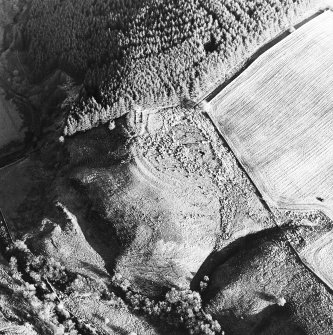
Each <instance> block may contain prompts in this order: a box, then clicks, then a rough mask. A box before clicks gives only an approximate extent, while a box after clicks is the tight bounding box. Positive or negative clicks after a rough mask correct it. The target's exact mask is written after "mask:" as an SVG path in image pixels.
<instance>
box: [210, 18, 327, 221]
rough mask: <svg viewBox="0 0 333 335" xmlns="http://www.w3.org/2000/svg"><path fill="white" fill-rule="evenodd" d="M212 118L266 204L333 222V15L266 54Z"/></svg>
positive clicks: (218, 101) (219, 100)
mask: <svg viewBox="0 0 333 335" xmlns="http://www.w3.org/2000/svg"><path fill="white" fill-rule="evenodd" d="M211 104H212V106H211V110H210V112H209V115H210V117H211V119H212V120H213V122H214V123H215V125H216V127H217V128H218V130H219V131H220V133H221V134H222V135H223V136H224V137H225V139H226V141H227V142H228V143H229V145H230V147H231V148H232V150H233V151H234V152H235V154H236V156H237V157H238V159H239V161H240V162H241V164H242V165H243V166H244V168H245V170H246V171H247V172H248V174H249V175H250V177H251V178H252V179H253V181H254V183H255V184H256V186H257V187H258V189H259V190H260V191H261V193H262V195H263V197H264V198H265V200H266V201H267V203H268V204H269V205H271V206H276V207H280V208H293V209H309V208H317V209H321V210H323V211H324V212H325V213H326V214H328V215H329V216H330V217H331V218H332V219H333V13H332V12H331V11H327V12H325V13H323V14H321V15H319V16H318V17H317V18H315V19H313V20H312V21H310V22H309V23H307V24H305V25H304V26H303V27H301V28H300V29H298V30H296V31H295V32H294V33H292V34H291V35H289V36H288V37H287V38H285V39H284V40H283V41H282V42H280V43H278V44H277V45H275V46H274V47H272V48H271V49H270V50H268V51H267V52H266V53H264V54H263V55H262V56H261V57H259V58H258V59H257V60H256V61H255V62H254V63H253V64H252V65H251V66H250V67H249V68H248V69H246V70H245V71H244V72H243V73H242V74H241V75H240V76H239V77H238V78H237V79H235V80H234V81H233V82H232V83H231V84H230V85H228V86H227V87H226V88H225V89H224V90H223V91H222V92H221V93H220V94H219V95H218V96H217V97H216V98H215V99H213V100H212V102H211Z"/></svg>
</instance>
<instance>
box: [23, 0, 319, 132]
mask: <svg viewBox="0 0 333 335" xmlns="http://www.w3.org/2000/svg"><path fill="white" fill-rule="evenodd" d="M314 2H315V1H313V0H252V1H248V0H224V1H222V0H117V1H116V0H80V1H76V0H32V4H31V8H30V14H29V20H28V23H27V26H26V40H27V42H28V45H29V55H30V59H31V63H32V64H33V70H34V74H35V76H36V78H41V77H42V76H44V75H46V74H47V73H49V72H50V71H52V69H54V68H61V69H63V70H64V71H67V72H68V73H70V74H71V75H72V76H74V77H75V78H76V80H78V81H81V82H82V83H83V87H84V89H83V90H81V92H80V94H79V96H78V97H77V99H76V102H75V103H74V104H72V106H71V108H70V111H69V116H68V119H67V123H66V128H65V134H67V135H71V134H73V133H75V132H77V131H82V130H87V129H90V128H91V127H94V126H97V125H98V124H100V123H105V122H107V121H109V120H112V119H114V118H116V117H119V116H121V115H123V114H124V113H126V112H128V111H131V110H133V109H135V108H136V107H137V106H140V107H143V108H147V107H158V106H161V105H172V104H177V103H179V98H180V97H186V98H191V99H197V98H198V97H199V96H200V95H202V94H203V93H204V92H206V91H207V90H208V89H209V88H212V87H213V86H214V85H215V84H216V83H217V81H223V78H224V76H225V75H226V73H228V71H229V70H230V69H231V68H232V67H233V66H235V65H236V64H238V63H239V62H241V60H242V59H243V58H244V56H245V55H246V54H248V53H249V52H251V50H253V49H254V48H255V47H257V46H258V45H260V43H262V42H263V40H265V38H267V34H268V35H269V34H270V33H272V34H274V33H276V32H278V31H279V30H280V29H281V28H282V27H284V26H286V24H287V21H288V20H291V19H293V18H294V17H295V15H296V16H297V15H299V14H300V13H301V12H302V11H303V10H304V9H305V8H307V7H308V6H309V5H311V4H312V3H314Z"/></svg>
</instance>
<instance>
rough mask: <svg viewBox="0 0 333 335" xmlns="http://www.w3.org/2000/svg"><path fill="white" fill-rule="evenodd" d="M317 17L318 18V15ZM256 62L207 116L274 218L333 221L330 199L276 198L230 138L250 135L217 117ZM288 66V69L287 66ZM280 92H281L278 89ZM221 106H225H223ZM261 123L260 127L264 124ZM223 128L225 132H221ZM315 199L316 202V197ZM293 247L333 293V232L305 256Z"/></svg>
mask: <svg viewBox="0 0 333 335" xmlns="http://www.w3.org/2000/svg"><path fill="white" fill-rule="evenodd" d="M325 15H326V17H325ZM330 15H332V14H331V13H329V12H327V13H326V14H323V16H321V18H323V19H324V20H325V18H326V19H327V18H328V17H329V16H330ZM315 17H317V15H316V16H315ZM329 19H331V18H328V20H329ZM308 21H309V20H306V22H308ZM317 21H318V22H319V19H317ZM306 22H305V23H306ZM310 24H312V25H313V22H312V23H310ZM302 26H303V25H302ZM306 27H307V26H306ZM306 27H305V28H306ZM312 28H313V27H312ZM311 33H312V31H311ZM304 35H305V33H304ZM304 35H303V36H304ZM291 38H292V37H291ZM284 43H285V41H284ZM278 47H279V45H277V46H276V47H275V48H274V49H275V50H276V49H278ZM271 51H272V50H270V55H271V54H272V52H271ZM285 54H286V53H285ZM260 56H261V55H259V56H258V58H259V57H260ZM265 56H267V54H266V55H263V56H262V57H264V58H265ZM273 57H274V56H273ZM253 63H254V61H252V62H251V61H250V64H249V65H248V66H247V67H246V68H245V69H243V70H242V71H241V72H240V73H238V74H236V75H235V76H234V77H233V78H232V79H231V80H230V81H229V82H227V83H226V84H225V85H223V87H220V90H219V89H217V90H215V92H213V93H212V95H210V96H208V97H207V102H210V104H211V105H212V104H213V108H211V109H210V111H208V113H207V114H208V115H207V116H208V117H209V118H210V120H211V121H212V123H213V124H214V125H215V127H216V129H217V131H218V132H219V133H220V135H221V137H222V138H223V139H224V141H225V142H226V143H227V144H228V146H229V148H230V150H231V151H232V152H234V154H235V157H236V159H237V160H238V164H239V166H240V167H241V169H242V170H243V171H244V172H245V173H246V175H247V176H248V178H249V180H250V181H252V184H253V185H254V187H255V189H256V190H257V195H258V196H259V198H260V199H261V201H262V202H263V204H264V205H265V207H266V209H268V210H269V212H270V213H271V215H272V216H273V217H275V216H274V214H273V211H272V210H271V208H273V207H274V208H276V207H278V208H283V209H285V208H288V209H291V210H308V209H313V208H315V209H318V210H321V211H322V212H324V213H325V214H326V215H328V216H329V217H330V218H331V219H333V215H332V213H333V202H332V201H331V200H330V199H327V200H328V201H326V197H325V203H326V204H325V203H322V200H321V199H320V198H317V199H319V201H316V202H315V201H313V202H311V201H307V202H305V203H304V204H302V203H299V202H297V201H296V202H295V201H292V200H291V199H288V198H286V197H279V198H278V199H276V198H274V196H272V195H271V194H270V192H269V191H270V189H269V186H267V183H266V184H265V182H267V181H266V178H265V175H264V174H262V173H260V171H255V168H254V166H256V165H251V163H249V161H248V158H246V157H244V153H243V151H242V147H241V145H242V143H241V142H239V141H238V140H235V139H234V138H233V140H231V139H230V138H229V136H231V137H232V133H233V131H235V129H238V130H239V131H240V133H239V136H243V138H248V137H246V136H248V134H247V135H244V134H243V135H240V134H241V129H240V128H237V125H236V126H234V127H235V128H234V129H233V128H232V127H233V126H232V125H231V126H229V129H228V126H225V128H223V127H224V124H225V123H226V122H229V121H227V120H228V119H226V120H224V121H221V120H220V119H218V118H217V115H220V114H218V113H220V112H219V110H221V109H222V110H223V111H224V113H226V110H227V109H228V106H227V104H225V103H224V102H223V101H224V100H225V99H226V98H225V97H226V95H225V94H224V92H223V90H224V89H225V88H226V90H227V91H228V89H230V86H231V89H230V90H229V92H230V91H231V90H232V89H234V88H235V80H236V79H237V78H238V77H239V76H242V78H240V79H241V82H240V83H239V86H240V87H241V86H242V85H243V82H244V71H245V72H247V73H248V72H250V71H251V69H252V68H253V66H256V65H258V66H257V68H258V69H259V70H260V66H264V65H262V64H265V62H264V61H263V60H262V59H260V60H259V63H258V62H256V63H254V65H253V66H252V67H251V65H252V64H253ZM259 65H260V66H259ZM285 65H286V66H288V65H287V63H286V64H285ZM325 65H327V66H328V67H329V65H328V64H327V63H325ZM322 70H323V71H324V69H322ZM326 72H329V70H328V68H326ZM245 77H246V75H245ZM326 77H327V76H326ZM273 78H274V77H273ZM295 80H296V79H295ZM236 81H237V80H236ZM229 84H230V86H228V85H229ZM252 84H253V83H252ZM302 84H303V83H302ZM304 84H305V83H304ZM236 86H237V84H236ZM234 91H235V90H234ZM240 91H241V90H240ZM275 91H276V90H275ZM277 92H278V90H277ZM317 93H318V92H317ZM228 94H229V93H227V96H228ZM229 95H232V93H230V94H229ZM318 96H319V101H320V92H319V93H318ZM317 98H318V97H317ZM214 99H215V100H214ZM227 99H228V98H227ZM233 100H237V99H235V97H233V98H231V99H230V101H229V103H230V104H231V103H232V102H231V101H233ZM216 101H217V102H216ZM221 104H222V107H221ZM236 108H237V107H236ZM325 108H328V106H326V107H325ZM233 109H235V107H233ZM231 110H232V109H231ZM232 115H235V114H232ZM323 115H326V114H325V113H324V114H323ZM229 119H230V117H229ZM245 123H246V122H245ZM325 123H326V122H325ZM325 123H323V122H319V124H320V125H323V124H325ZM258 124H260V122H259V123H258ZM308 124H312V123H311V122H309V123H308ZM222 125H223V126H222ZM221 127H222V128H221ZM230 127H231V129H230ZM221 129H222V131H221ZM254 129H258V128H254ZM251 130H252V129H251ZM244 136H245V137H244ZM325 136H326V137H327V141H329V138H330V136H327V134H326V135H325ZM325 141H326V140H325ZM325 141H324V142H325ZM319 143H321V142H319ZM325 144H326V142H325ZM252 148H253V149H254V151H256V150H257V148H260V146H258V145H257V146H256V145H253V143H252ZM321 151H323V150H317V151H316V154H317V153H318V152H319V153H320V152H321ZM274 152H275V151H273V153H274ZM323 155H324V156H323V157H325V156H327V154H326V153H323ZM328 156H329V155H328ZM300 162H301V161H300ZM300 162H299V163H300ZM252 163H253V162H252ZM312 167H313V166H312ZM309 171H310V172H311V167H310V170H308V171H307V172H309ZM328 171H330V169H329V168H328ZM301 176H302V177H303V175H301ZM306 178H308V176H306V177H305V179H306ZM320 186H321V187H322V185H320ZM328 190H329V188H328V189H327V194H329V191H328ZM299 193H300V191H299V189H297V192H296V193H295V194H299ZM325 193H326V192H325ZM313 199H314V200H315V197H314V198H313ZM275 224H276V225H277V226H278V227H280V225H279V223H278V222H277V221H276V220H275ZM289 245H290V247H291V248H292V250H293V251H294V253H295V255H296V256H297V258H298V259H299V261H300V262H301V263H303V265H304V266H305V267H306V268H307V269H308V270H309V271H311V272H312V273H313V274H314V275H315V276H316V277H317V278H318V280H319V281H320V282H321V283H323V284H324V285H325V287H326V288H327V289H328V291H329V292H331V293H332V292H333V277H332V272H333V271H332V269H333V265H331V266H327V262H329V259H328V256H329V255H331V253H332V250H333V232H330V233H328V234H326V235H324V236H323V237H321V238H320V239H318V240H317V241H315V242H314V243H312V244H310V245H309V246H308V247H307V248H306V249H305V250H303V251H302V252H301V253H298V252H297V251H296V250H295V248H294V247H293V246H292V245H291V243H289Z"/></svg>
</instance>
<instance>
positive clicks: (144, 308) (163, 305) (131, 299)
mask: <svg viewBox="0 0 333 335" xmlns="http://www.w3.org/2000/svg"><path fill="white" fill-rule="evenodd" d="M206 279H207V281H208V278H206ZM113 283H114V285H116V286H117V287H119V288H121V289H122V290H124V291H125V292H126V301H127V302H128V303H129V305H130V306H131V307H132V308H133V309H134V310H135V311H138V312H142V313H145V314H147V315H150V316H154V317H158V318H161V319H163V320H164V321H166V322H167V323H169V324H170V325H172V326H175V327H180V326H184V327H185V328H186V329H187V330H188V331H189V333H190V334H207V335H215V334H221V335H223V334H224V332H223V331H222V330H221V326H220V324H219V323H218V322H217V321H216V320H215V321H214V320H213V318H212V316H211V315H210V314H206V313H205V312H204V311H203V309H202V305H201V296H200V294H199V293H198V292H195V291H191V290H176V289H175V288H172V289H171V290H170V291H169V292H168V293H167V294H166V295H165V299H164V300H162V301H157V302H156V301H154V300H151V299H149V298H147V297H145V296H143V295H142V294H140V293H136V292H133V291H132V290H131V289H130V285H129V282H128V281H127V280H126V279H124V278H122V276H121V275H119V274H116V275H115V276H114V277H113Z"/></svg>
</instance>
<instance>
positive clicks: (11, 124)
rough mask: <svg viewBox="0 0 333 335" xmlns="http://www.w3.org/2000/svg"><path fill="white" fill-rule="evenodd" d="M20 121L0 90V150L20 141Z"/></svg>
mask: <svg viewBox="0 0 333 335" xmlns="http://www.w3.org/2000/svg"><path fill="white" fill-rule="evenodd" d="M21 126H22V119H21V117H20V115H19V113H18V111H17V110H16V107H15V106H14V104H13V103H11V102H10V101H8V100H7V99H6V98H5V96H4V93H3V92H2V91H1V90H0V149H1V148H3V147H4V146H6V145H8V144H9V143H10V142H12V141H15V140H20V139H22V135H23V134H22V132H21Z"/></svg>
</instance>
